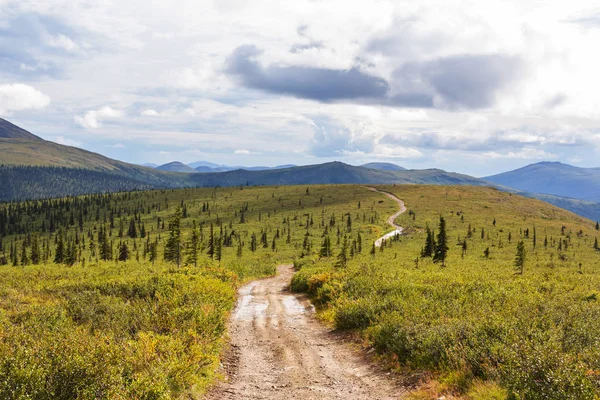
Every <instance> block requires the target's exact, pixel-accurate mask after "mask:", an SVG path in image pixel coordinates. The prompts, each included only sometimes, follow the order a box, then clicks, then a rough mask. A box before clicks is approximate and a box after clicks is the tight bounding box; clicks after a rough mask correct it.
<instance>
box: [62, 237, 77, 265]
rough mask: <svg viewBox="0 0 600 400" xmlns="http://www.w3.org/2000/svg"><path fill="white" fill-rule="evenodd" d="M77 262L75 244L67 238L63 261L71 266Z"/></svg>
mask: <svg viewBox="0 0 600 400" xmlns="http://www.w3.org/2000/svg"><path fill="white" fill-rule="evenodd" d="M76 262H77V247H76V245H75V241H74V240H69V243H68V244H67V249H66V251H65V261H64V263H65V264H67V265H69V266H72V265H75V263H76Z"/></svg>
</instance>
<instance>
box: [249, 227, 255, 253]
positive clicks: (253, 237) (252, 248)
mask: <svg viewBox="0 0 600 400" xmlns="http://www.w3.org/2000/svg"><path fill="white" fill-rule="evenodd" d="M250 251H252V252H253V253H254V252H255V251H256V234H255V233H254V232H253V233H252V237H251V238H250Z"/></svg>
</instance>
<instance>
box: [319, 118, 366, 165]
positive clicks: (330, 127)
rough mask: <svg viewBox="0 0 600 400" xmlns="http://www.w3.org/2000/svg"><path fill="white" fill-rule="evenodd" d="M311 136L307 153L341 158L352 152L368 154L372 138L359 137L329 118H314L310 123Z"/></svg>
mask: <svg viewBox="0 0 600 400" xmlns="http://www.w3.org/2000/svg"><path fill="white" fill-rule="evenodd" d="M312 130H313V136H312V138H311V140H310V144H309V151H310V153H311V154H313V155H315V156H317V157H335V156H343V155H345V154H350V153H354V152H360V153H370V152H372V151H373V148H374V145H375V143H374V138H373V136H370V135H361V132H356V131H353V130H352V129H350V128H349V127H347V126H346V125H344V124H343V123H341V122H339V121H335V120H332V119H330V118H315V119H314V120H313V122H312Z"/></svg>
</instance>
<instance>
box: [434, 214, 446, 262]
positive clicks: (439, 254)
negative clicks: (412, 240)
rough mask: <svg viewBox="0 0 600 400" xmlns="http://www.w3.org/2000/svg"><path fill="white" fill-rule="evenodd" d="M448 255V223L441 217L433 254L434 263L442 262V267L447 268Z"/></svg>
mask: <svg viewBox="0 0 600 400" xmlns="http://www.w3.org/2000/svg"><path fill="white" fill-rule="evenodd" d="M447 255H448V236H447V235H446V221H445V220H444V217H441V216H440V225H439V232H438V235H437V241H436V244H435V251H434V253H433V262H436V263H437V262H441V263H442V267H444V266H446V256H447Z"/></svg>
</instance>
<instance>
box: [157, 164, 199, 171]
mask: <svg viewBox="0 0 600 400" xmlns="http://www.w3.org/2000/svg"><path fill="white" fill-rule="evenodd" d="M156 169H158V170H161V171H171V172H186V173H194V172H196V171H195V170H194V168H192V167H189V166H187V165H185V164H184V163H181V162H179V161H172V162H170V163H167V164H163V165H160V166H158V167H156Z"/></svg>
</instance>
